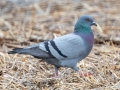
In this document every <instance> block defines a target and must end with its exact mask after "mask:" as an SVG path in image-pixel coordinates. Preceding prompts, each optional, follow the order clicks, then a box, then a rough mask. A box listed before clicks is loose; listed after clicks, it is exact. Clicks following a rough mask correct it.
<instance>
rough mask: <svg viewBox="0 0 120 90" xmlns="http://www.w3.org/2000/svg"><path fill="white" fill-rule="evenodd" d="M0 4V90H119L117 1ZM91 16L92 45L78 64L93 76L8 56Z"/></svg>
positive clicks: (25, 57)
mask: <svg viewBox="0 0 120 90" xmlns="http://www.w3.org/2000/svg"><path fill="white" fill-rule="evenodd" d="M8 1H9V0H1V1H0V10H1V11H0V47H1V48H0V90H120V48H119V47H120V45H119V44H120V33H119V32H120V27H119V24H120V20H119V19H120V17H119V16H120V12H119V9H118V8H120V1H117V0H109V1H108V0H82V1H81V2H79V0H69V1H68V0H64V1H57V0H44V1H41V2H37V3H31V4H26V3H24V4H15V3H12V2H8ZM83 14H89V15H92V16H93V17H94V18H95V21H96V22H97V23H98V24H99V27H97V28H96V27H92V28H93V31H94V34H95V44H94V47H93V50H92V52H91V53H90V55H89V56H88V57H87V58H86V59H84V60H83V61H81V62H80V63H78V67H79V68H80V70H81V71H84V72H93V75H92V76H89V77H79V76H78V74H77V73H76V72H75V71H73V70H72V69H70V68H61V69H60V70H59V75H60V77H59V78H53V75H54V69H53V66H52V65H48V64H47V63H45V62H43V61H42V60H38V59H35V58H33V57H31V56H29V55H17V54H16V55H8V54H7V53H6V52H7V51H9V50H11V49H12V48H16V47H24V46H28V45H31V44H34V43H38V42H41V41H43V40H48V39H52V38H54V37H55V36H61V35H64V34H67V33H70V32H72V31H73V29H74V24H75V22H76V20H77V19H78V17H79V16H81V15H83Z"/></svg>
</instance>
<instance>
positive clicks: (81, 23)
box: [75, 15, 97, 31]
mask: <svg viewBox="0 0 120 90" xmlns="http://www.w3.org/2000/svg"><path fill="white" fill-rule="evenodd" d="M92 25H95V26H97V24H96V23H95V22H94V20H93V18H92V17H91V16H89V15H84V16H81V17H80V18H79V19H78V21H77V23H76V25H75V30H77V31H81V30H82V31H85V30H87V31H88V30H91V28H90V27H91V26H92Z"/></svg>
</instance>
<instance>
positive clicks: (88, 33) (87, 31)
mask: <svg viewBox="0 0 120 90" xmlns="http://www.w3.org/2000/svg"><path fill="white" fill-rule="evenodd" d="M74 33H75V34H76V35H79V36H80V37H81V38H83V39H84V40H85V41H86V42H87V43H89V44H90V45H93V42H94V35H93V32H92V30H91V28H90V27H85V26H77V27H76V28H75V30H74Z"/></svg>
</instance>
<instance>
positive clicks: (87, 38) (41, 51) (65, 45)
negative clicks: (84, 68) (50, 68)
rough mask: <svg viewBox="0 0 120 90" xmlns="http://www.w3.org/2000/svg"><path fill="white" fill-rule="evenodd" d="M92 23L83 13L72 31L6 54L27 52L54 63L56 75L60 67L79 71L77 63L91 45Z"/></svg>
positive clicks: (92, 41)
mask: <svg viewBox="0 0 120 90" xmlns="http://www.w3.org/2000/svg"><path fill="white" fill-rule="evenodd" d="M92 25H95V26H97V24H96V23H95V22H94V20H93V18H92V16H90V15H83V16H81V17H80V18H79V19H78V21H77V22H76V24H75V28H74V31H73V32H72V33H70V34H67V35H63V36H60V37H56V38H54V39H52V40H48V41H44V42H40V43H38V44H35V45H31V46H28V47H25V48H15V49H13V50H12V51H9V52H8V54H15V53H18V54H27V55H28V54H29V55H32V56H33V57H35V58H38V59H43V60H44V61H45V62H47V63H49V64H52V65H54V67H55V75H56V76H58V69H59V68H60V67H68V68H72V69H73V70H75V71H78V72H79V73H80V70H79V69H78V67H77V63H78V62H79V61H81V60H82V59H84V58H85V57H87V56H88V54H89V53H90V51H91V49H92V47H93V43H94V35H93V32H92V29H91V26H92Z"/></svg>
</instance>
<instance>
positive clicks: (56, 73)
mask: <svg viewBox="0 0 120 90" xmlns="http://www.w3.org/2000/svg"><path fill="white" fill-rule="evenodd" d="M54 67H55V77H57V76H58V67H56V66H54Z"/></svg>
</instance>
